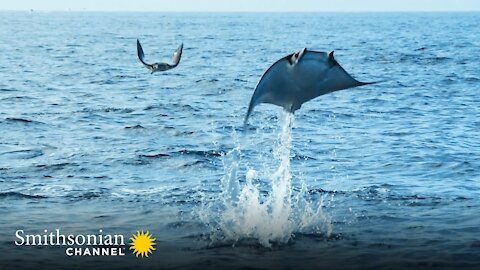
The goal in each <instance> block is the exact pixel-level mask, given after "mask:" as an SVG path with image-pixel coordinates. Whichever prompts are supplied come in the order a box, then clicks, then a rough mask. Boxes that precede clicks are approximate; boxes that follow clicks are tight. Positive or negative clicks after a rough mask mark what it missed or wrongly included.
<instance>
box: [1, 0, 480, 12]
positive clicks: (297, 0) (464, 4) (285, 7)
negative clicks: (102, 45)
mask: <svg viewBox="0 0 480 270" xmlns="http://www.w3.org/2000/svg"><path fill="white" fill-rule="evenodd" d="M29 9H34V10H69V9H70V10H95V11H109V10H111V11H273V12H275V11H480V0H398V1H391V0H11V1H8V0H6V1H2V2H1V3H0V10H29Z"/></svg>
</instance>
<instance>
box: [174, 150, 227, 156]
mask: <svg viewBox="0 0 480 270" xmlns="http://www.w3.org/2000/svg"><path fill="white" fill-rule="evenodd" d="M174 153H175V154H180V155H193V156H200V157H221V156H223V155H225V152H223V151H217V150H206V151H202V150H187V149H184V150H180V151H177V152H174Z"/></svg>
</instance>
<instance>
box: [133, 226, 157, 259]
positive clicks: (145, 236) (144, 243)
mask: <svg viewBox="0 0 480 270" xmlns="http://www.w3.org/2000/svg"><path fill="white" fill-rule="evenodd" d="M155 239H156V238H153V237H152V234H151V233H149V232H148V231H147V232H146V233H144V232H143V231H142V232H139V231H137V234H135V233H134V234H133V235H132V237H130V240H131V241H132V242H131V243H130V245H131V247H130V249H133V254H135V255H136V256H137V257H138V255H142V257H148V254H149V253H152V252H153V251H154V250H155V248H154V247H153V246H154V245H155Z"/></svg>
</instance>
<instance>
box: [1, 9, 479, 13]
mask: <svg viewBox="0 0 480 270" xmlns="http://www.w3.org/2000/svg"><path fill="white" fill-rule="evenodd" d="M0 12H112V13H114V12H132V13H133V12H136V13H468V12H470V13H473V12H480V9H479V10H427V9H425V10H314V11H310V10H309V11H307V10H305V11H302V10H293V11H292V10H111V9H0Z"/></svg>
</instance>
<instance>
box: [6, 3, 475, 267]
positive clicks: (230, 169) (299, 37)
mask: <svg viewBox="0 0 480 270" xmlns="http://www.w3.org/2000/svg"><path fill="white" fill-rule="evenodd" d="M0 24H1V27H0V51H1V53H0V130H1V132H0V268H2V269H9V268H13V267H16V268H31V269H39V268H76V269H84V268H85V267H90V268H94V269H95V268H98V269H106V268H111V269H119V268H133V267H136V268H142V267H145V268H148V267H151V268H158V269H373V268H377V269H378V268H381V269H406V268H408V269H431V268H432V269H433V268H435V269H460V268H462V269H478V266H479V265H480V201H479V196H480V120H479V117H478V116H479V115H480V97H479V94H480V35H479V34H478V33H479V32H478V29H480V14H479V13H338V14H336V13H309V14H301V13H277V14H267V13H259V14H248V13H245V14H242V13H225V14H222V13H218V14H208V13H199V14H195V13H171V14H164V13H75V12H65V13H61V12H54V13H42V12H33V13H26V12H25V13H23V12H2V13H0ZM137 38H138V39H140V41H141V42H142V44H143V49H144V51H145V55H146V59H147V62H155V61H162V60H168V59H170V57H171V53H172V52H173V50H174V49H175V48H176V47H177V46H178V45H179V44H180V43H181V42H183V43H184V52H183V56H182V60H181V63H180V65H179V66H178V67H177V68H175V69H172V70H170V71H167V72H164V73H155V74H154V75H151V74H150V73H149V72H148V70H146V69H145V68H144V67H143V66H142V65H141V63H140V62H139V61H138V59H137V55H136V39H137ZM303 47H307V48H309V49H311V50H318V51H331V50H335V55H336V58H337V60H338V62H339V63H340V64H341V65H342V66H343V67H344V68H345V69H346V70H347V71H348V72H349V73H350V74H352V75H353V76H354V77H355V78H357V79H359V80H362V81H382V83H379V84H376V85H370V86H364V87H361V88H354V89H349V90H345V91H339V92H335V93H332V94H328V95H325V96H321V97H319V98H317V99H314V100H312V101H310V102H308V103H306V104H304V105H303V107H302V109H300V110H299V111H297V112H296V113H295V116H294V117H293V116H292V115H288V114H285V113H283V112H282V110H281V109H280V108H279V107H275V106H272V105H266V104H263V105H260V106H258V107H257V108H256V110H255V112H254V113H253V115H252V117H251V119H250V125H249V126H248V130H247V132H246V133H244V132H243V118H244V116H245V113H246V110H247V106H248V102H249V100H250V97H251V95H252V94H253V91H254V89H255V86H256V84H257V83H258V81H259V79H260V77H261V75H262V74H263V72H264V71H265V70H266V69H267V68H268V67H269V66H270V65H271V64H272V63H274V62H275V61H276V60H278V59H279V58H281V57H283V56H285V55H287V54H290V53H292V52H295V51H297V50H299V49H301V48H303ZM57 228H58V229H61V230H62V231H64V232H66V233H97V232H98V230H99V229H102V230H103V231H105V232H110V233H121V234H125V235H131V234H132V233H134V232H135V231H137V230H148V231H150V232H151V233H152V234H153V235H154V236H155V237H156V250H155V251H154V252H153V253H152V254H151V255H150V257H149V258H135V256H133V255H132V254H131V253H130V252H129V251H128V249H127V253H129V254H127V255H126V256H124V257H67V256H66V255H65V253H64V249H62V248H58V247H27V246H16V245H15V243H14V242H15V240H16V238H15V232H16V230H19V229H22V230H25V231H26V232H27V231H28V232H30V233H42V232H43V230H45V229H46V230H48V231H53V230H55V229H57Z"/></svg>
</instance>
